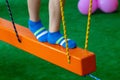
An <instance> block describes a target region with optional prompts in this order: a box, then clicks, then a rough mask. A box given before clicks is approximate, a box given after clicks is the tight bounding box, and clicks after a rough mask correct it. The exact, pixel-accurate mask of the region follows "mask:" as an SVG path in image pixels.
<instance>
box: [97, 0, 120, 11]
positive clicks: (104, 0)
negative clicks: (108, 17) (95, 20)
mask: <svg viewBox="0 0 120 80" xmlns="http://www.w3.org/2000/svg"><path fill="white" fill-rule="evenodd" d="M98 7H99V8H100V9H101V10H102V11H103V12H105V13H111V12H114V11H116V10H117V8H118V0H98Z"/></svg>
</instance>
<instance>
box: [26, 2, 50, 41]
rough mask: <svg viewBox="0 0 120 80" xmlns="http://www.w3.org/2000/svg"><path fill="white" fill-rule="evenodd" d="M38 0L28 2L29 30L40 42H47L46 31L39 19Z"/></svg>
mask: <svg viewBox="0 0 120 80" xmlns="http://www.w3.org/2000/svg"><path fill="white" fill-rule="evenodd" d="M39 9H40V0H28V10H29V16H30V18H29V23H28V24H29V29H30V30H31V32H32V33H33V34H34V35H35V36H36V38H37V39H38V40H39V41H40V42H47V36H48V31H47V30H46V29H45V27H44V26H43V24H42V22H41V21H40V18H39Z"/></svg>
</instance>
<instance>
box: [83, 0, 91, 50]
mask: <svg viewBox="0 0 120 80" xmlns="http://www.w3.org/2000/svg"><path fill="white" fill-rule="evenodd" d="M91 13H92V0H90V5H89V12H88V22H87V29H86V39H85V49H87V48H88V38H89V32H90V24H91Z"/></svg>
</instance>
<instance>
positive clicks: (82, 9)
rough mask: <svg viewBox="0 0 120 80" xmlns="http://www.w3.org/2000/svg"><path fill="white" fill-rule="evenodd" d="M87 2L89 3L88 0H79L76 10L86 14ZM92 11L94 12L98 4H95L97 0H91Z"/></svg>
mask: <svg viewBox="0 0 120 80" xmlns="http://www.w3.org/2000/svg"><path fill="white" fill-rule="evenodd" d="M89 4H90V0H79V2H78V10H79V11H80V12H81V13H82V14H85V15H87V14H88V10H89ZM92 4H93V5H92V13H94V12H95V11H96V10H97V8H98V6H97V0H93V2H92Z"/></svg>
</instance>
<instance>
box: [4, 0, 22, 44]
mask: <svg viewBox="0 0 120 80" xmlns="http://www.w3.org/2000/svg"><path fill="white" fill-rule="evenodd" d="M6 5H7V8H8V12H9V15H10V18H11V21H12V24H13V28H14V31H15V33H16V37H17V39H18V41H19V42H20V43H21V40H20V37H19V35H18V31H17V29H16V26H15V22H14V19H13V16H12V11H11V9H10V4H9V2H8V0H6Z"/></svg>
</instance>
